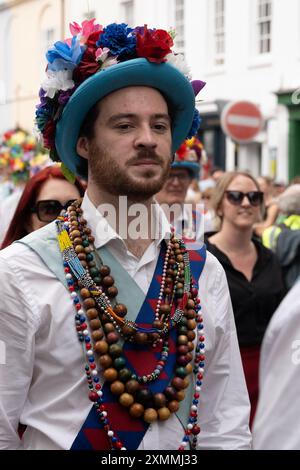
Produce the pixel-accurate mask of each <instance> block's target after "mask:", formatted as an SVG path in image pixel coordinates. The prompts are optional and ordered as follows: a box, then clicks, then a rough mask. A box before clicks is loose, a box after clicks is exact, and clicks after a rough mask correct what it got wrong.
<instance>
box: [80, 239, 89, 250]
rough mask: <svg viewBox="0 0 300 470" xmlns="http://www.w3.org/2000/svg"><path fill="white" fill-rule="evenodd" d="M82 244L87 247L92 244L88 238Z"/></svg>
mask: <svg viewBox="0 0 300 470" xmlns="http://www.w3.org/2000/svg"><path fill="white" fill-rule="evenodd" d="M82 245H83V246H84V247H86V248H87V247H88V246H89V245H90V242H89V241H88V240H83V242H82Z"/></svg>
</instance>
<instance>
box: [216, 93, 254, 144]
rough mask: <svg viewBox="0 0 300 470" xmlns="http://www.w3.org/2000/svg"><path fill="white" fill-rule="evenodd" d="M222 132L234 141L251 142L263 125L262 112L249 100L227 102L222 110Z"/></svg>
mask: <svg viewBox="0 0 300 470" xmlns="http://www.w3.org/2000/svg"><path fill="white" fill-rule="evenodd" d="M221 126H222V129H223V132H225V134H227V135H228V136H229V137H231V138H232V139H233V140H235V141H236V142H241V143H243V142H251V141H252V140H253V139H254V137H255V136H256V135H257V134H258V133H259V132H260V131H261V129H262V126H263V117H262V114H261V112H260V110H259V108H258V106H256V104H254V103H251V102H250V101H235V102H232V103H228V104H227V105H226V106H225V108H224V109H223V111H222V115H221Z"/></svg>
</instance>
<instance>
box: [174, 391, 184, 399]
mask: <svg viewBox="0 0 300 470" xmlns="http://www.w3.org/2000/svg"><path fill="white" fill-rule="evenodd" d="M184 397H185V391H184V390H178V392H176V394H175V398H176V400H178V401H182V400H184Z"/></svg>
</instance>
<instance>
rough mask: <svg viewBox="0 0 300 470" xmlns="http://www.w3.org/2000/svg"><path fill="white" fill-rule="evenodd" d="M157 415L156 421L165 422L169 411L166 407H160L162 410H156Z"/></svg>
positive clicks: (169, 413)
mask: <svg viewBox="0 0 300 470" xmlns="http://www.w3.org/2000/svg"><path fill="white" fill-rule="evenodd" d="M157 414H158V419H159V420H160V421H165V420H166V419H168V418H169V417H170V415H171V411H170V410H169V408H167V407H166V406H164V407H162V408H159V409H158V410H157Z"/></svg>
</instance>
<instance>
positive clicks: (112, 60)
mask: <svg viewBox="0 0 300 470" xmlns="http://www.w3.org/2000/svg"><path fill="white" fill-rule="evenodd" d="M118 63H119V61H118V60H117V59H116V57H108V59H106V60H105V61H104V62H103V64H102V66H101V70H103V69H107V68H108V67H111V66H112V65H115V64H118Z"/></svg>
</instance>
